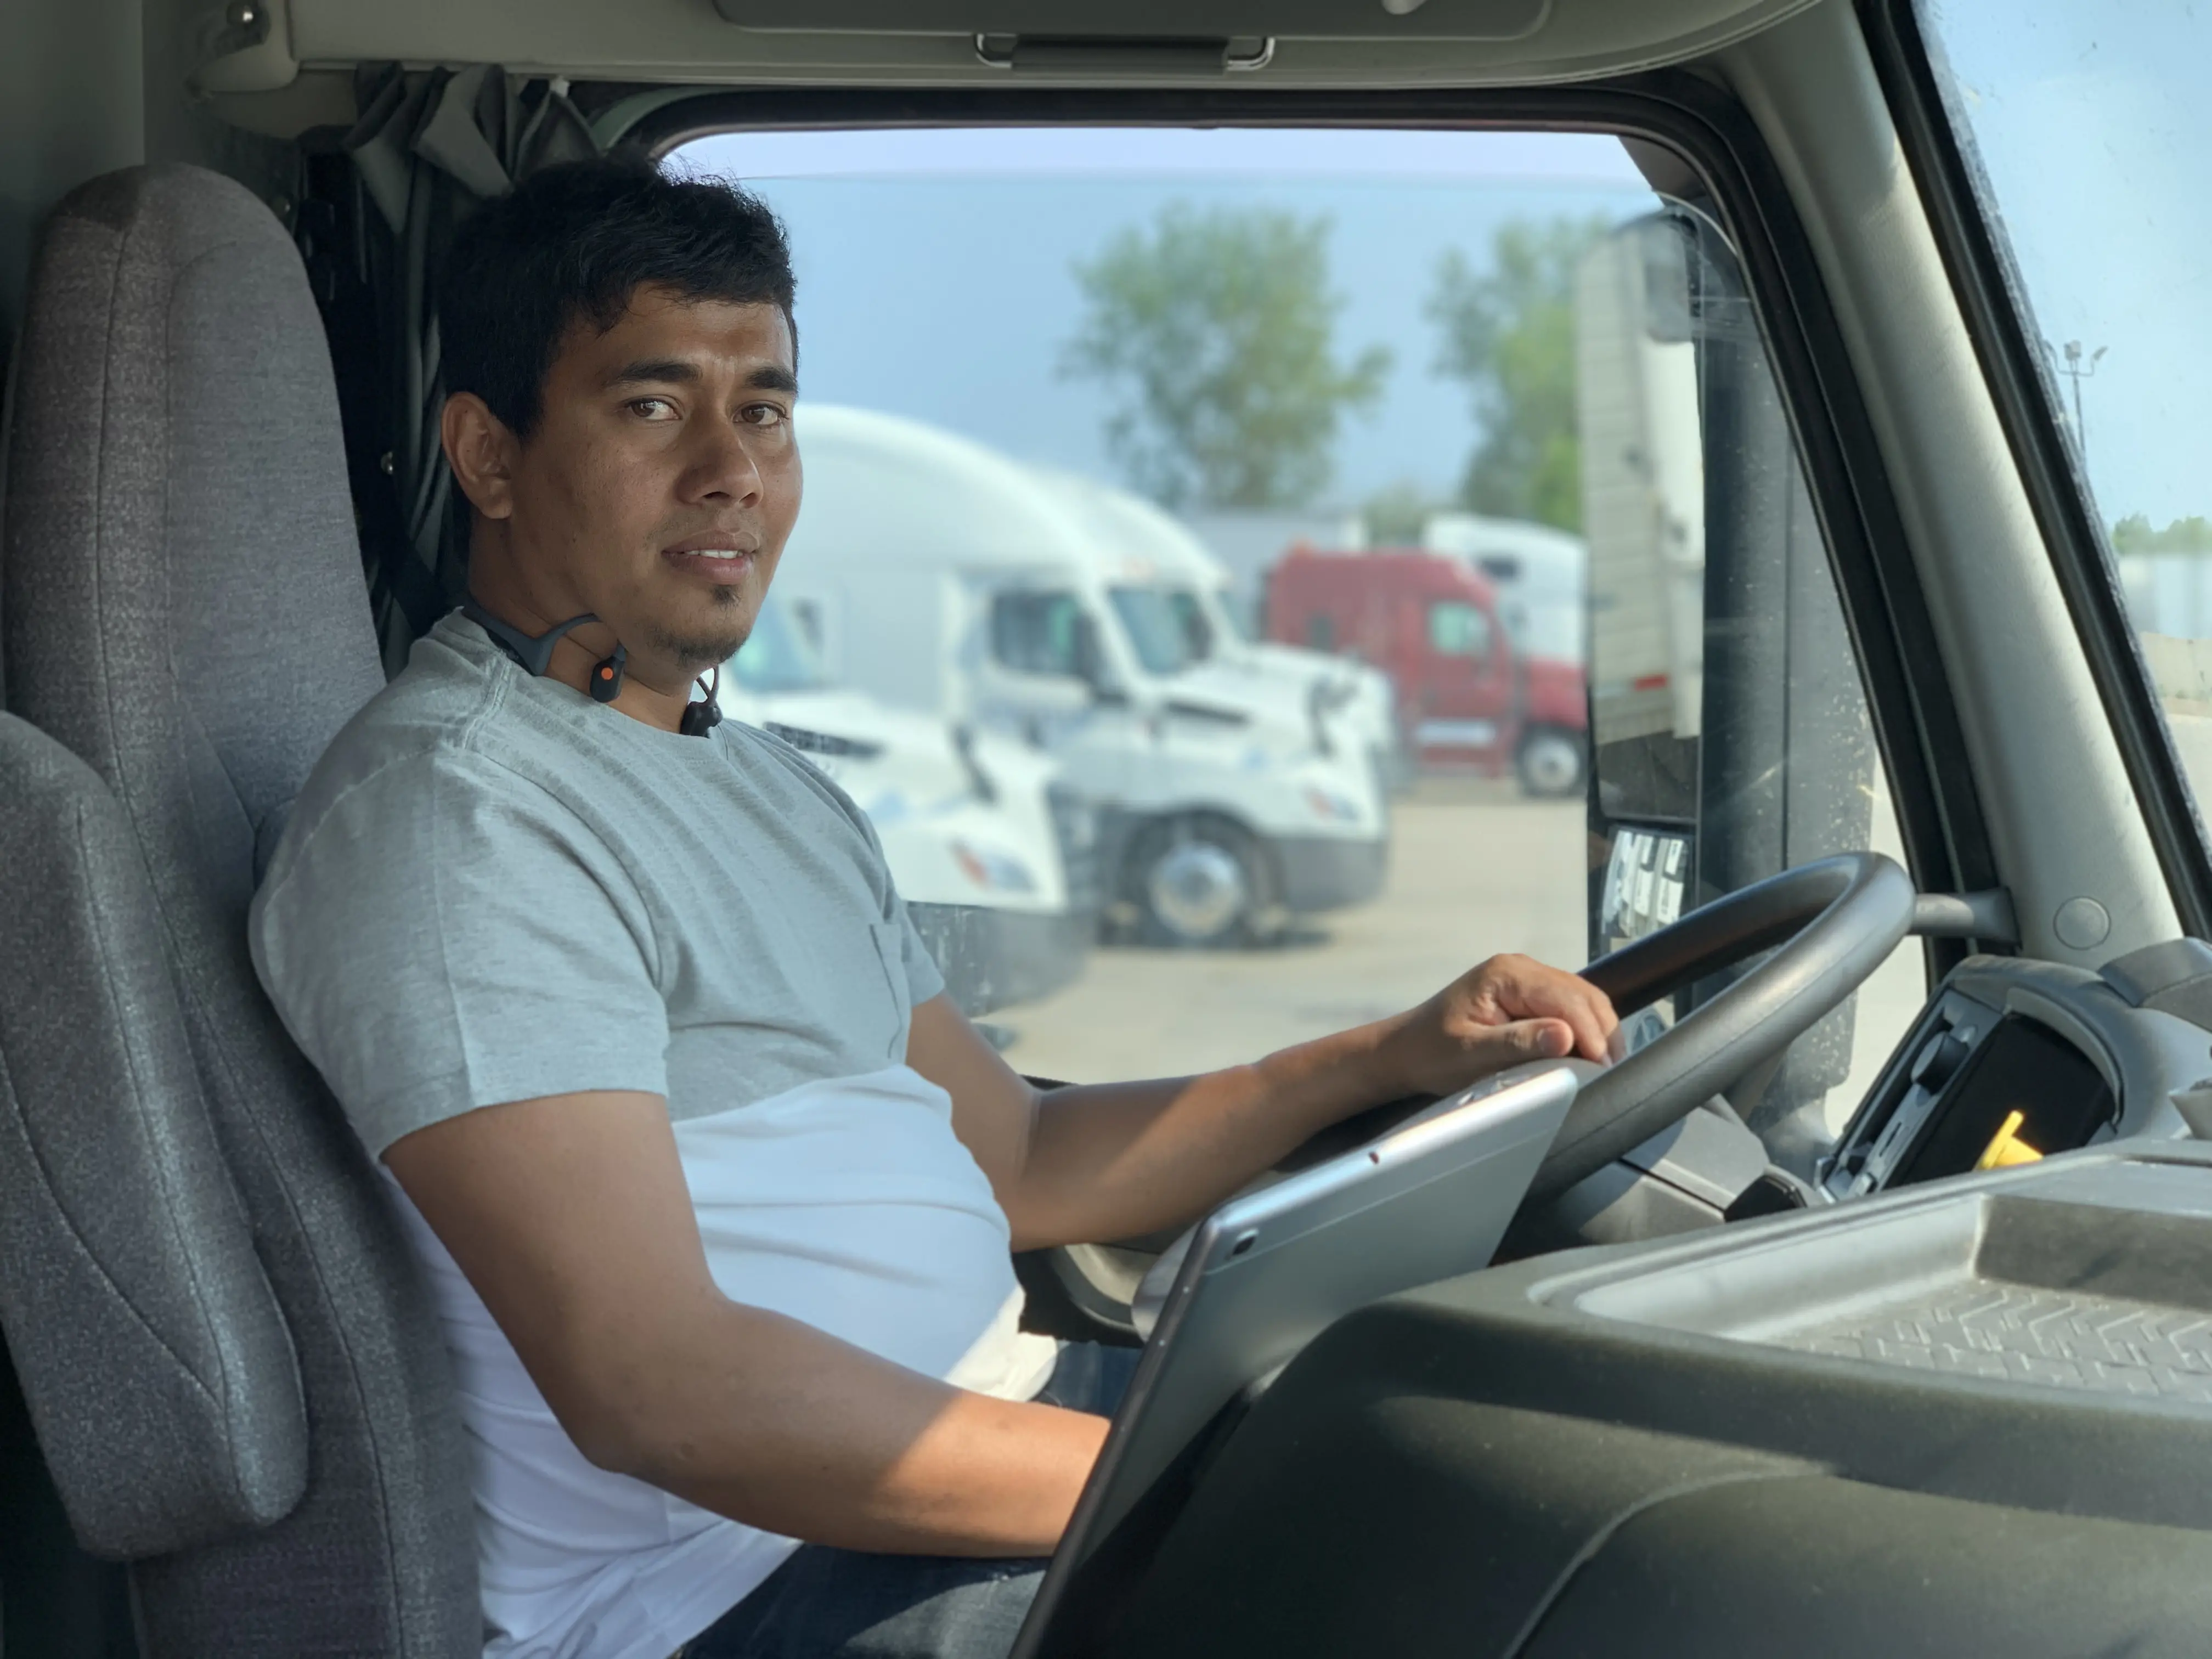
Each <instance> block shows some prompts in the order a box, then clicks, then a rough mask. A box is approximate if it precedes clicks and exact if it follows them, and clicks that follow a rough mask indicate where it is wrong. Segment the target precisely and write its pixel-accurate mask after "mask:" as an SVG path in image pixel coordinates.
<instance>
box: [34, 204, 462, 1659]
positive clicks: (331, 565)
mask: <svg viewBox="0 0 2212 1659" xmlns="http://www.w3.org/2000/svg"><path fill="white" fill-rule="evenodd" d="M15 372H16V375H17V385H16V387H15V407H14V417H13V431H12V434H11V435H10V438H9V452H8V454H7V457H6V460H7V466H6V471H5V475H4V476H5V477H6V478H7V488H8V491H9V499H8V501H7V513H6V532H5V543H4V547H0V674H4V686H5V694H6V696H5V702H6V707H7V708H8V709H9V711H10V714H9V716H8V717H6V718H4V719H0V919H4V920H3V921H0V1324H3V1325H4V1327H5V1332H6V1336H7V1342H8V1347H9V1352H10V1354H11V1355H12V1357H13V1358H14V1359H15V1366H16V1370H17V1372H18V1375H19V1376H20V1378H21V1384H22V1389H23V1393H24V1395H25V1397H26V1399H27V1402H28V1405H29V1408H30V1415H31V1418H32V1420H33V1424H34V1425H35V1427H36V1429H37V1432H38V1436H39V1439H40V1445H41V1447H42V1449H43V1450H44V1452H45V1455H46V1462H47V1465H48V1467H49V1468H50V1469H51V1470H52V1475H53V1478H54V1480H55V1483H56V1486H57V1487H58V1490H59V1492H60V1495H61V1498H62V1501H63V1503H64V1505H65V1507H66V1509H67V1510H68V1513H69V1516H70V1522H71V1523H72V1526H73V1528H74V1529H75V1530H76V1534H77V1536H78V1538H79V1541H81V1542H82V1544H83V1546H84V1547H86V1548H87V1549H88V1550H90V1551H92V1552H94V1553H96V1554H104V1555H107V1556H110V1557H115V1558H122V1559H127V1560H128V1561H129V1562H130V1568H129V1571H130V1577H131V1589H132V1596H133V1601H134V1602H135V1618H136V1623H137V1631H138V1636H139V1640H140V1644H141V1648H142V1651H143V1653H144V1654H145V1655H146V1656H147V1659H172V1656H174V1659H202V1656H204V1659H218V1656H220V1659H263V1656H266V1659H301V1656H307V1655H316V1656H325V1655H363V1656H367V1655H379V1656H383V1655H394V1656H405V1659H460V1656H463V1655H468V1656H474V1655H476V1654H477V1653H478V1652H479V1651H480V1650H481V1647H482V1643H483V1632H482V1629H481V1620H480V1614H479V1613H478V1608H477V1592H476V1575H475V1547H474V1535H473V1527H472V1519H471V1510H470V1498H469V1488H468V1480H467V1468H468V1466H467V1461H466V1460H467V1456H468V1453H467V1448H466V1444H465V1441H464V1439H463V1437H462V1434H461V1431H460V1427H459V1417H458V1413H457V1412H456V1409H455V1402H454V1399H453V1383H452V1380H451V1375H450V1371H449V1369H448V1366H447V1359H446V1356H445V1353H444V1351H443V1349H442V1347H441V1342H440V1338H439V1333H438V1328H437V1326H436V1322H435V1317H434V1316H433V1314H432V1311H431V1310H430V1306H429V1304H428V1299H427V1295H426V1292H425V1291H424V1290H423V1288H422V1285H421V1283H420V1281H419V1279H418V1278H417V1276H416V1271H415V1268H414V1264H413V1261H412V1259H411V1257H410V1255H408V1254H407V1251H406V1248H405V1245H404V1241H403V1240H402V1238H401V1237H400V1235H399V1233H398V1230H397V1228H396V1225H395V1224H394V1219H393V1218H392V1216H391V1214H390V1213H389V1212H388V1211H387V1210H386V1206H385V1204H384V1200H383V1199H382V1197H381V1195H380V1193H379V1191H378V1188H377V1184H376V1181H375V1177H374V1170H373V1169H372V1168H371V1166H370V1164H369V1162H368V1158H367V1157H366V1156H365V1154H364V1153H363V1152H362V1148H361V1146H359V1144H358V1143H357V1142H356V1140H355V1139H353V1137H352V1135H351V1134H350V1133H349V1131H348V1130H347V1128H346V1127H345V1125H344V1123H343V1120H342V1118H341V1116H340V1115H339V1113H338V1111H337V1107H336V1105H335V1103H333V1102H332V1101H331V1098H330V1097H329V1096H328V1094H327V1092H326V1091H325V1089H324V1087H323V1085H322V1083H321V1081H320V1079H319V1078H318V1077H317V1075H316V1074H315V1073H314V1071H313V1067H312V1066H309V1065H308V1064H307V1061H306V1060H305V1059H304V1058H302V1057H301V1054H299V1052H298V1051H297V1050H296V1049H295V1048H294V1047H293V1046H292V1044H291V1043H290V1042H289V1040H288V1039H287V1038H286V1036H285V1035H284V1032H283V1029H282V1027H281V1025H280V1024H279V1023H278V1021H277V1019H276V1015H275V1013H274V1012H273V1011H272V1010H271V1009H270V1006H269V1004H268V1002H267V1000H265V999H264V997H263V995H262V994H261V990H260V987H259V986H258V983H257V982H256V981H255V979H254V975H253V970H252V964H251V963H250V961H249V959H248V957H247V951H246V904H247V902H248V900H249V899H250V898H251V896H252V891H253V887H254V884H255V881H256V880H257V878H258V876H259V873H260V872H261V870H262V868H263V866H264V864H265V862H266V861H267V860H268V857H269V855H270V851H271V850H272V849H273V848H274V847H275V844H276V838H277V836H279V834H281V832H282V830H283V824H284V820H285V815H286V813H287V811H289V808H290V805H291V803H292V801H293V799H294V798H295V796H296V794H297V793H298V792H299V790H300V788H301V786H302V784H303V783H304V782H305V781H306V779H307V774H308V771H309V769H311V768H312V767H313V763H314V762H315V760H316V757H318V756H319V754H320V753H321V752H322V750H323V749H324V747H325V745H326V744H328V743H329V741H330V739H331V737H332V736H333V735H334V734H335V733H336V732H337V729H338V727H339V726H341V725H343V723H344V721H345V720H347V719H348V718H349V716H350V715H351V714H353V713H354V712H355V710H356V709H357V708H359V707H360V706H361V704H362V702H364V701H365V700H366V699H367V698H368V696H370V695H371V694H372V693H373V692H374V690H376V689H377V687H378V686H379V684H381V681H382V675H381V672H380V668H379V665H378V656H377V650H376V645H375V641H374V638H373V637H372V634H371V629H370V622H369V613H368V595H367V590H366V587H365V586H364V584H363V581H362V572H361V564H360V556H359V552H358V550H357V547H356V540H355V536H354V529H353V516H352V507H351V503H350V501H349V496H348V494H347V485H346V469H345V461H344V453H343V446H342V442H341V437H340V432H339V426H338V411H337V398H336V396H335V392H334V390H333V387H332V384H331V371H330V360H329V354H328V351H327V349H326V348H325V342H324V337H323V332H322V328H321V325H320V320H319V317H318V315H317V313H316V310H315V307H314V304H313V300H312V298H311V297H310V295H309V293H308V289H307V282H306V278H305V275H304V273H303V271H302V270H301V264H300V260H299V257H298V255H297V253H296V252H295V250H294V248H293V246H292V245H291V243H290V241H289V239H288V238H287V237H286V235H285V234H284V231H283V228H282V227H281V226H280V225H279V224H278V223H277V222H276V219H275V218H274V217H272V216H270V213H269V212H268V210H266V209H265V208H264V207H263V206H262V205H261V204H259V203H258V202H257V201H256V200H255V199H254V198H253V197H252V196H251V195H250V194H248V193H247V192H246V191H245V190H243V189H241V188H240V186H238V185H235V184H233V183H231V182H229V181H228V180H227V179H222V178H220V177H218V176H217V175H216V174H213V173H206V172H203V171H200V170H198V169H195V168H190V167H146V168H134V169H131V170H129V171H127V172H124V173H114V174H111V175H109V176H107V177H106V178H103V179H97V180H95V181H94V182H93V183H91V184H89V185H85V186H84V187H82V189H80V190H78V191H76V192H75V193H74V194H73V195H71V196H70V197H69V198H68V200H66V201H65V202H64V204H62V206H61V207H60V208H59V209H58V210H57V212H56V215H55V216H54V218H53V220H52V222H51V223H50V224H49V225H48V226H47V227H46V231H45V234H44V238H43V240H42V243H41V246H40V253H39V257H38V260H37V264H36V266H35V269H34V271H33V282H32V289H31V294H30V297H29V301H28V304H27V307H26V319H25V324H24V328H23V333H22V338H21V344H20V347H19V349H18V354H17V360H16V366H15ZM33 728H35V729H33ZM0 1501H4V1499H0ZM13 1645H14V1644H13V1643H12V1642H11V1643H10V1646H11V1647H12V1646H13ZM63 1659H67V1656H63Z"/></svg>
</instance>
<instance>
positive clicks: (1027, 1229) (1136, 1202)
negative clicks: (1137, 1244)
mask: <svg viewBox="0 0 2212 1659" xmlns="http://www.w3.org/2000/svg"><path fill="white" fill-rule="evenodd" d="M1404 1018H1406V1017H1405V1016H1403V1015H1401V1016H1396V1017H1394V1018H1391V1019H1387V1020H1378V1021H1376V1023H1374V1024H1370V1025H1362V1026H1358V1027H1355V1028H1354V1029H1353V1030H1349V1031H1339V1032H1337V1033H1335V1034H1334V1035H1333V1036H1325V1037H1320V1038H1317V1039H1316V1040H1315V1041H1313V1042H1302V1043H1299V1044H1297V1045H1296V1046H1295V1047H1293V1048H1283V1049H1279V1050H1278V1051H1277V1052H1276V1053H1274V1054H1269V1055H1268V1056H1267V1058H1266V1059H1264V1060H1259V1061H1256V1062H1255V1063H1254V1064H1252V1065H1249V1066H1231V1067H1229V1068H1228V1069H1227V1070H1225V1071H1219V1072H1207V1073H1203V1074H1202V1075H1200V1076H1198V1077H1188V1078H1167V1079H1157V1080H1154V1081H1151V1082H1144V1083H1099V1084H1085V1085H1079V1086H1077V1087H1073V1088H1067V1089H1059V1090H1054V1091H1053V1092H1052V1093H1050V1094H1048V1095H1046V1096H1044V1097H1042V1099H1041V1100H1040V1101H1039V1103H1038V1104H1037V1108H1036V1117H1035V1121H1034V1122H1033V1124H1032V1125H1031V1127H1030V1137H1029V1144H1028V1146H1027V1148H1026V1155H1025V1157H1024V1160H1023V1164H1022V1171H1021V1175H1020V1177H1019V1180H1018V1182H1017V1183H1016V1188H1015V1190H1014V1191H1013V1192H1012V1193H1011V1194H1006V1199H1007V1200H1008V1201H1007V1202H1006V1213H1007V1219H1008V1221H1009V1222H1010V1223H1011V1224H1012V1228H1013V1233H1014V1243H1015V1247H1016V1248H1017V1249H1037V1248H1040V1247H1042V1246H1044V1245H1048V1244H1069V1243H1085V1242H1096V1241H1098V1240H1102V1239H1114V1238H1127V1237H1133V1236H1134V1235H1137V1234H1139V1233H1146V1232H1152V1231H1156V1230H1158V1229H1159V1228H1162V1227H1170V1226H1179V1225H1182V1224H1183V1223H1186V1222H1188V1221H1189V1220H1190V1219H1191V1218H1193V1217H1194V1216H1198V1215H1201V1214H1204V1213H1205V1212H1206V1211H1208V1210H1210V1209H1212V1207H1214V1206H1216V1205H1218V1203H1220V1202H1221V1200H1223V1199H1225V1198H1226V1197H1228V1196H1229V1195H1230V1194H1232V1193H1234V1192H1235V1191H1236V1190H1237V1188H1240V1187H1242V1186H1243V1184H1244V1183H1245V1182H1248V1181H1249V1180H1250V1179H1251V1178H1252V1177H1253V1176H1255V1175H1257V1174H1258V1173H1259V1172H1260V1171H1261V1170H1265V1169H1266V1168H1267V1167H1268V1166H1269V1165H1270V1164H1273V1163H1275V1162H1276V1161H1277V1160H1279V1158H1282V1157H1283V1156H1284V1155H1285V1153H1287V1152H1290V1151H1291V1149H1292V1148H1294V1147H1296V1146H1298V1145H1300V1144H1301V1143H1302V1142H1304V1141H1305V1140H1307V1139H1310V1138H1311V1137H1312V1136H1313V1135H1315V1134H1316V1133H1319V1132H1320V1131H1321V1130H1322V1129H1325V1128H1327V1127H1328V1126H1329V1125H1330V1124H1332V1123H1335V1122H1338V1121H1341V1120H1342V1119H1344V1118H1346V1117H1349V1116H1351V1115H1352V1114H1353V1113H1355V1112H1358V1111H1363V1110H1364V1109H1366V1108H1368V1107H1370V1106H1376V1105H1380V1104H1382V1103H1383V1102H1384V1101H1386V1100H1395V1099H1397V1098H1398V1097H1401V1096H1403V1095H1406V1094H1407V1093H1410V1092H1412V1091H1413V1090H1412V1086H1411V1085H1410V1084H1409V1083H1408V1082H1407V1079H1402V1078H1401V1077H1399V1076H1397V1075H1396V1074H1395V1072H1394V1071H1393V1069H1392V1068H1391V1067H1390V1066H1389V1064H1388V1063H1387V1061H1386V1060H1385V1057H1384V1056H1385V1054H1386V1049H1385V1043H1386V1040H1387V1039H1388V1037H1389V1036H1390V1034H1391V1032H1392V1031H1393V1030H1395V1028H1396V1027H1397V1026H1398V1025H1399V1024H1401V1023H1402V1022H1403V1020H1404Z"/></svg>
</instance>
